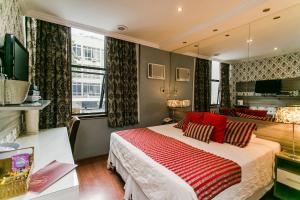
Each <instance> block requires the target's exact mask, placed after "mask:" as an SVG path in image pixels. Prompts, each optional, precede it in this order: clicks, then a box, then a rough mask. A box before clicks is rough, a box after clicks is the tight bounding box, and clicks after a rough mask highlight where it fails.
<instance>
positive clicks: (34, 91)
mask: <svg viewBox="0 0 300 200" xmlns="http://www.w3.org/2000/svg"><path fill="white" fill-rule="evenodd" d="M40 99H41V96H40V91H39V89H38V87H37V86H35V85H31V86H30V89H29V91H28V96H27V98H26V101H27V102H36V101H38V100H40Z"/></svg>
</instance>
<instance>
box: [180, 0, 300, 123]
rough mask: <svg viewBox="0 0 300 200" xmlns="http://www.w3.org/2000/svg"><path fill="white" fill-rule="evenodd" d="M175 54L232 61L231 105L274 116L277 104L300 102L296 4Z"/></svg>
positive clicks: (299, 17) (299, 36)
mask: <svg viewBox="0 0 300 200" xmlns="http://www.w3.org/2000/svg"><path fill="white" fill-rule="evenodd" d="M175 53H178V54H184V55H190V56H194V57H200V58H205V59H210V60H216V61H220V62H225V63H229V64H231V67H230V88H231V91H230V96H231V105H232V107H231V108H241V107H244V108H247V109H250V110H263V111H265V112H266V117H268V118H272V117H275V113H276V109H277V108H278V107H282V106H290V105H296V104H297V105H300V5H296V6H293V7H290V8H287V9H284V10H281V11H279V12H277V13H274V14H270V15H267V16H265V17H262V18H260V19H258V20H255V21H253V22H251V23H250V24H245V25H243V26H240V27H237V28H234V29H232V30H229V31H225V32H222V31H220V33H219V34H217V35H216V36H213V37H211V38H207V39H204V40H201V41H198V42H195V43H192V44H189V45H187V46H185V47H182V48H180V49H177V50H175ZM270 81H271V82H270ZM272 81H273V82H272ZM274 81H275V82H276V81H277V82H280V84H279V85H280V86H276V83H275V82H274ZM259 85H260V88H258V87H259ZM272 87H274V88H272ZM276 87H277V88H276ZM279 87H280V88H279ZM272 89H273V90H272ZM262 90H263V91H262Z"/></svg>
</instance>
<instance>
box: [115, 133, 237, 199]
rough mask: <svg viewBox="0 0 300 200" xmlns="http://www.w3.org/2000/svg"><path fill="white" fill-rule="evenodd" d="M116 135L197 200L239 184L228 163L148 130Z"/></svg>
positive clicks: (232, 168) (234, 167) (223, 159)
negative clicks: (176, 178)
mask: <svg viewBox="0 0 300 200" xmlns="http://www.w3.org/2000/svg"><path fill="white" fill-rule="evenodd" d="M117 134H118V135H120V136H121V137H122V138H124V139H125V140H127V141H128V142H129V143H131V144H132V145H134V146H135V147H136V148H138V149H140V150H141V151H143V152H144V153H145V154H146V155H147V156H149V157H150V158H152V159H153V160H154V161H156V162H158V163H159V164H161V165H163V166H164V167H166V168H167V169H169V170H170V171H172V172H173V173H175V174H176V175H177V176H179V177H180V178H182V179H183V180H184V181H185V182H187V183H188V184H189V185H190V186H191V187H192V188H193V189H194V191H195V193H196V195H197V197H198V199H212V198H213V197H215V196H216V195H217V194H219V193H220V192H222V191H224V190H225V189H227V188H228V187H230V186H232V185H234V184H237V183H239V182H241V167H240V166H239V165H238V164H237V163H235V162H233V161H231V160H228V159H225V158H222V157H220V156H216V155H214V154H211V153H208V152H205V151H203V150H200V149H197V148H195V147H192V146H190V145H188V144H185V143H183V142H180V141H178V140H176V139H174V138H171V137H167V136H165V135H161V134H159V133H156V132H154V131H152V130H150V129H148V128H139V129H131V130H125V131H120V132H118V133H117Z"/></svg>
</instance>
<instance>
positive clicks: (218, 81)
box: [210, 61, 221, 108]
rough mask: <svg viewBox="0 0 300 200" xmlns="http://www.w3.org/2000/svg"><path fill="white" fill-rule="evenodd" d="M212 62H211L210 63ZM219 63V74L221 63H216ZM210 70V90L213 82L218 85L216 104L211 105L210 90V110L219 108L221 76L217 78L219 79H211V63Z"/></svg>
mask: <svg viewBox="0 0 300 200" xmlns="http://www.w3.org/2000/svg"><path fill="white" fill-rule="evenodd" d="M212 62H213V61H212ZM215 62H218V61H215ZM218 63H219V73H220V72H221V63H220V62H218ZM210 69H211V73H210V89H211V88H212V83H213V82H217V83H219V86H218V92H217V103H216V104H212V103H211V99H212V96H211V93H212V92H211V90H210V107H211V108H217V107H218V106H220V98H219V97H220V96H219V95H220V83H221V82H220V80H221V74H220V76H219V79H213V78H212V69H213V67H212V63H211V67H210Z"/></svg>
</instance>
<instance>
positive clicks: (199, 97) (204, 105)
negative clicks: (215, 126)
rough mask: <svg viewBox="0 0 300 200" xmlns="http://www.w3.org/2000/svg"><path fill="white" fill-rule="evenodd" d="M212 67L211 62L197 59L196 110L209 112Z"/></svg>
mask: <svg viewBox="0 0 300 200" xmlns="http://www.w3.org/2000/svg"><path fill="white" fill-rule="evenodd" d="M210 66H211V61H209V60H205V59H201V58H196V66H195V86H194V110H195V111H197V112H207V111H209V109H210Z"/></svg>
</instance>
